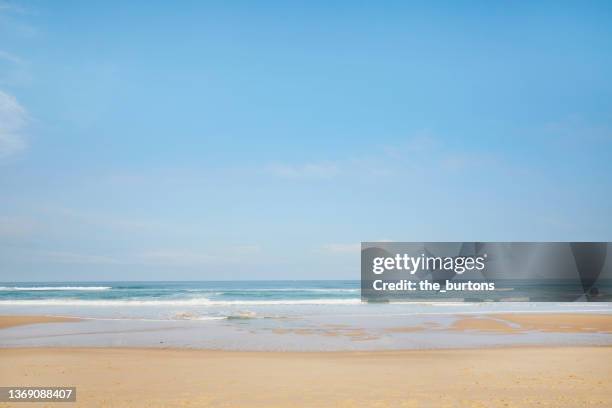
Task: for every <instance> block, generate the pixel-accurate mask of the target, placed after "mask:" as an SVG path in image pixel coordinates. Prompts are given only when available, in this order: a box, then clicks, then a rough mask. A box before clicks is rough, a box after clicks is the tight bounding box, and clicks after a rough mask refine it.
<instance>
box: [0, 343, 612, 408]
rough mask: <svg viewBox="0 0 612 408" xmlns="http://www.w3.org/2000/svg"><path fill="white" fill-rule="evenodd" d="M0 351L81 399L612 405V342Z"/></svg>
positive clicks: (27, 376)
mask: <svg viewBox="0 0 612 408" xmlns="http://www.w3.org/2000/svg"><path fill="white" fill-rule="evenodd" d="M0 359H1V360H2V367H1V368H0V383H1V384H3V385H8V384H15V385H17V384H18V385H22V386H24V385H30V386H34V385H50V384H53V385H66V386H76V387H77V396H78V397H77V403H76V404H75V405H74V406H79V407H174V406H176V407H186V406H193V407H289V406H291V407H474V408H475V407H571V408H575V407H609V406H611V405H612V382H611V381H610V378H612V365H611V364H610V362H611V361H612V348H611V347H583V348H578V347H576V348H544V347H543V348H507V349H489V350H436V351H423V350H421V351H399V352H386V351H380V352H332V353H275V352H225V351H204V350H176V349H167V350H157V349H156V350H151V349H2V350H0ZM27 405H28V404H23V403H19V404H14V406H20V407H22V406H27ZM3 406H11V405H10V404H4V405H3ZM32 406H44V404H32ZM71 406H72V405H71Z"/></svg>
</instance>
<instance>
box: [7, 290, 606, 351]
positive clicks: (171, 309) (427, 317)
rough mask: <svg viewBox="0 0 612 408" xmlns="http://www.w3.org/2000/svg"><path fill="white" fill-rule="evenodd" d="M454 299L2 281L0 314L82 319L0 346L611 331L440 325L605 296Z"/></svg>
mask: <svg viewBox="0 0 612 408" xmlns="http://www.w3.org/2000/svg"><path fill="white" fill-rule="evenodd" d="M461 300H462V299H447V300H446V301H444V302H432V301H429V300H427V299H423V300H421V301H418V302H411V303H391V304H371V303H369V304H368V303H363V302H361V297H360V282H359V281H231V282H53V283H43V282H39V283H31V282H29V283H14V282H11V283H8V282H7V283H0V314H5V315H12V314H25V315H54V316H73V317H79V318H81V319H83V320H82V321H81V322H79V323H53V324H45V325H33V326H21V327H14V328H10V329H6V330H3V331H1V332H0V346H3V347H21V346H159V347H201V348H213V349H240V350H368V349H403V348H438V347H482V346H491V345H506V344H511V345H520V344H543V343H546V344H560V345H566V344H612V335H609V334H602V333H576V334H572V333H564V334H559V333H522V334H507V335H502V334H491V333H488V334H487V333H461V332H454V331H452V330H448V328H449V327H450V326H451V325H452V323H453V322H454V321H455V320H456V319H457V318H459V316H462V315H481V314H488V313H495V312H515V313H534V312H537V313H559V312H567V313H569V312H580V313H612V303H609V302H588V303H581V302H568V303H565V302H563V303H552V302H546V303H539V302H478V303H471V302H463V301H461ZM406 327H419V328H420V329H419V330H418V331H414V332H413V331H411V330H402V328H406ZM423 328H425V329H423Z"/></svg>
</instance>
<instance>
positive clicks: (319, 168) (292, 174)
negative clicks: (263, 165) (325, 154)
mask: <svg viewBox="0 0 612 408" xmlns="http://www.w3.org/2000/svg"><path fill="white" fill-rule="evenodd" d="M268 172H269V173H271V174H273V175H275V176H278V177H282V178H288V179H302V178H332V177H334V176H336V175H337V174H338V172H339V169H338V166H337V165H336V164H334V163H307V164H300V165H292V164H273V165H270V166H268Z"/></svg>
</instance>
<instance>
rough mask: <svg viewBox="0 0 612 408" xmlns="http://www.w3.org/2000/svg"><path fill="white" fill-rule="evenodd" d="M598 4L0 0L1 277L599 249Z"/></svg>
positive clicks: (605, 54)
mask: <svg viewBox="0 0 612 408" xmlns="http://www.w3.org/2000/svg"><path fill="white" fill-rule="evenodd" d="M611 73H612V6H611V5H610V3H609V2H608V3H607V4H606V2H511V3H509V2H490V1H489V2H448V3H444V2H440V3H436V4H433V3H431V2H390V1H381V2H371V3H370V4H366V3H356V2H334V1H331V2H330V1H325V2H318V1H310V2H268V1H261V2H247V1H236V2H221V1H220V2H181V3H180V4H178V3H174V2H161V1H159V2H113V1H103V2H102V1H100V2H95V1H90V2H78V1H74V2H72V1H54V2H42V1H41V2H37V1H27V2H26V1H10V2H8V1H4V0H0V280H118V279H126V280H142V279H163V280H171V279H265V278H267V279H279V278H280V279H331V278H348V279H351V278H352V279H357V278H358V276H359V272H358V270H359V252H358V247H359V242H360V241H374V240H397V241H444V240H458V241H469V240H478V241H485V240H501V241H512V240H555V241H558V240H605V241H608V240H612V75H611Z"/></svg>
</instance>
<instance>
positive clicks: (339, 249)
mask: <svg viewBox="0 0 612 408" xmlns="http://www.w3.org/2000/svg"><path fill="white" fill-rule="evenodd" d="M323 251H325V252H329V253H332V254H352V253H359V251H361V243H359V242H357V243H353V244H327V245H324V246H323Z"/></svg>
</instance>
